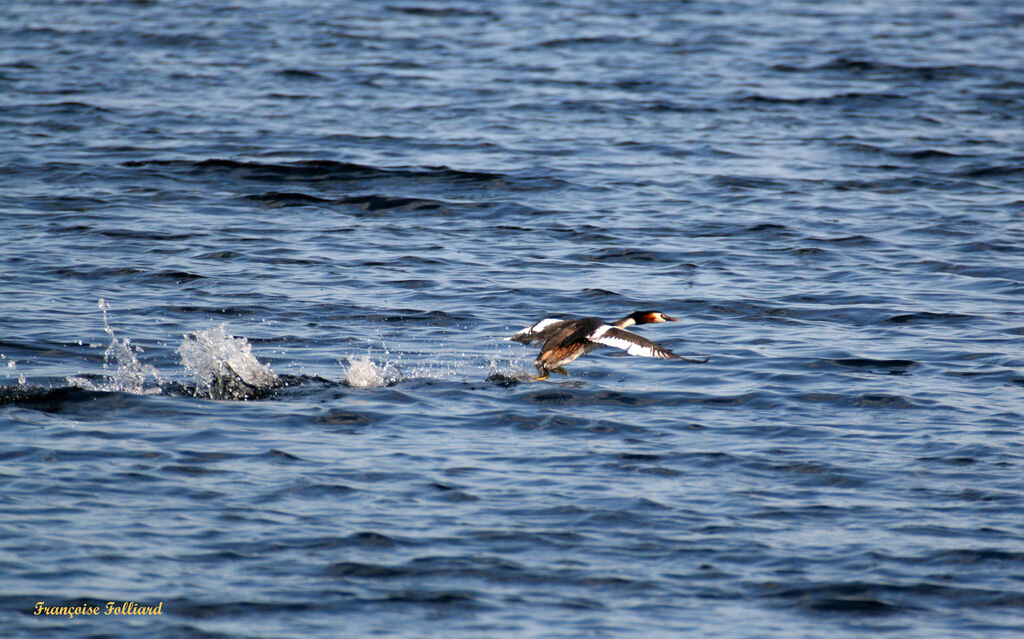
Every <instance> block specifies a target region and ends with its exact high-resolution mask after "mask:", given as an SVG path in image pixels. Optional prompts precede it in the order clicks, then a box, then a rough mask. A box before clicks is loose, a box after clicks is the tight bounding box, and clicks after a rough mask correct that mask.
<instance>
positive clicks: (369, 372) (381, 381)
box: [345, 355, 400, 388]
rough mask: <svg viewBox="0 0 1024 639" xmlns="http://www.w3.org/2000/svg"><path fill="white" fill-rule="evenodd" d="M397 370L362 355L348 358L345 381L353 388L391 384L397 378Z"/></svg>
mask: <svg viewBox="0 0 1024 639" xmlns="http://www.w3.org/2000/svg"><path fill="white" fill-rule="evenodd" d="M399 377H400V376H399V374H398V371H397V370H395V368H394V367H393V366H391V365H390V364H387V363H385V364H384V365H382V366H378V365H377V364H375V363H374V361H373V360H372V359H370V356H369V355H364V356H363V357H360V358H358V359H349V360H348V369H347V370H346V371H345V383H346V384H347V385H349V386H354V387H355V388H376V387H378V386H386V385H387V384H393V383H394V382H396V381H398V379H399Z"/></svg>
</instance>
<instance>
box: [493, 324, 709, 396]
mask: <svg viewBox="0 0 1024 639" xmlns="http://www.w3.org/2000/svg"><path fill="white" fill-rule="evenodd" d="M678 321H679V320H677V319H676V318H674V317H669V316H668V315H665V314H664V313H660V312H658V311H637V312H635V313H631V314H629V315H627V316H626V317H623V318H622V319H620V320H618V321H617V322H615V323H614V324H607V323H605V322H603V321H601V320H600V319H598V318H596V317H583V318H580V319H543V320H541V321H539V322H537V323H536V324H534V325H533V326H529V327H527V328H524V329H523V330H521V331H519V332H518V333H516V334H515V335H513V336H512V337H510V338H509V339H511V340H514V341H516V342H521V343H523V344H534V343H536V342H543V345H542V346H541V348H540V354H539V355H537V359H536V360H534V365H535V366H536V367H537V370H538V371H540V373H541V377H539V378H538V379H545V378H547V376H548V373H549V372H550V371H556V372H560V373H565V371H564V370H561V367H562V366H564V365H566V364H568V363H570V362H572V361H574V360H576V359H578V358H580V357H582V356H584V355H586V354H587V353H589V352H590V351H592V350H594V349H595V348H597V347H598V346H612V347H614V348H621V349H622V350H624V351H626V352H627V353H629V354H630V355H639V356H641V357H656V358H659V359H686V358H684V357H680V356H679V355H676V354H675V353H673V352H672V351H670V350H669V349H667V348H665V347H664V346H659V345H658V344H655V343H654V342H652V341H651V340H649V339H647V338H645V337H641V336H640V335H637V334H636V333H633V332H631V331H627V330H626V327H627V326H633V325H634V324H650V323H655V322H678ZM686 361H688V362H697V361H698V360H686Z"/></svg>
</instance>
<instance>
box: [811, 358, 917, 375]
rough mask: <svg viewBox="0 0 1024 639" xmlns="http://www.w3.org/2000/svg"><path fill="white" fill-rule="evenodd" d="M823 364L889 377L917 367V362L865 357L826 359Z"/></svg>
mask: <svg viewBox="0 0 1024 639" xmlns="http://www.w3.org/2000/svg"><path fill="white" fill-rule="evenodd" d="M824 361H825V362H827V363H829V364H833V365H835V366H839V367H842V368H853V369H856V370H866V371H871V372H878V373H888V374H891V375H903V374H905V373H906V372H907V369H908V368H911V367H913V366H916V365H917V362H915V361H914V360H909V359H871V358H867V357H844V358H840V359H826V360H824Z"/></svg>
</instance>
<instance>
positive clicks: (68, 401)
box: [0, 386, 105, 413]
mask: <svg viewBox="0 0 1024 639" xmlns="http://www.w3.org/2000/svg"><path fill="white" fill-rule="evenodd" d="M104 395H105V393H101V392H97V391H87V390H83V389H81V388H78V387H76V386H66V387H62V388H44V387H41V386H13V387H12V386H5V387H0V406H5V405H14V406H22V407H24V408H31V409H32V410H39V411H43V412H47V413H60V412H63V411H64V410H66V409H67V408H68V407H69V406H73V405H76V404H83V403H86V402H92V401H96V400H100V399H103V398H104Z"/></svg>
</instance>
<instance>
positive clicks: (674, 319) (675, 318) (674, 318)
mask: <svg viewBox="0 0 1024 639" xmlns="http://www.w3.org/2000/svg"><path fill="white" fill-rule="evenodd" d="M661 316H662V317H664V318H665V321H666V322H678V321H679V318H678V317H669V316H668V315H665V314H664V313H662V314H661Z"/></svg>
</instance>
